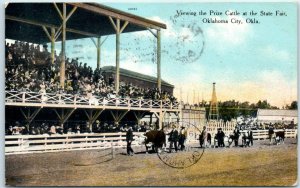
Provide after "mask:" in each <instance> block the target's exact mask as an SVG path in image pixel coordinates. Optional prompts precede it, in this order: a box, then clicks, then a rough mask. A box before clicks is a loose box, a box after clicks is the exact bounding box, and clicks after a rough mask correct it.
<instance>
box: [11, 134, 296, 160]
mask: <svg viewBox="0 0 300 188" xmlns="http://www.w3.org/2000/svg"><path fill="white" fill-rule="evenodd" d="M277 131H283V130H279V129H278V130H275V132H277ZM142 134H144V133H143V132H134V138H135V141H133V142H132V146H140V144H141V143H139V139H138V137H140V136H141V135H142ZM211 134H212V140H213V138H214V135H215V133H211ZM296 134H297V130H296V129H286V130H285V137H286V138H295V137H296ZM125 135H126V133H121V132H120V133H100V134H93V133H89V134H64V135H59V134H55V135H51V136H50V135H12V136H5V154H6V155H9V154H21V153H39V152H58V151H70V150H88V149H106V148H122V147H126V138H125ZM227 135H228V134H227ZM253 137H254V139H255V140H257V139H267V138H268V130H253ZM240 138H241V137H240ZM198 139H199V133H198V132H196V133H194V132H189V133H188V139H187V144H192V143H199V140H198Z"/></svg>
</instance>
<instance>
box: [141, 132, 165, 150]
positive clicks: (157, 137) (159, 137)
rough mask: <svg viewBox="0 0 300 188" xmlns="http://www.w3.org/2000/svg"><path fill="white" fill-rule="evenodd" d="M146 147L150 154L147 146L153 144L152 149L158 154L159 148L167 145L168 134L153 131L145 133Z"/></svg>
mask: <svg viewBox="0 0 300 188" xmlns="http://www.w3.org/2000/svg"><path fill="white" fill-rule="evenodd" d="M145 136H146V138H145V146H146V150H147V152H148V147H147V144H149V143H150V142H151V143H152V147H153V149H154V150H155V152H157V150H158V148H162V146H163V145H164V144H166V134H165V133H164V132H163V131H158V130H152V131H149V132H146V133H145Z"/></svg>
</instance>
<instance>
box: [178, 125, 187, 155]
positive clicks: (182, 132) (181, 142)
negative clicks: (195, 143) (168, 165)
mask: <svg viewBox="0 0 300 188" xmlns="http://www.w3.org/2000/svg"><path fill="white" fill-rule="evenodd" d="M186 137H187V131H186V130H185V127H184V126H182V127H181V130H180V133H179V146H180V150H181V151H182V150H184V149H185V145H184V142H185V139H186Z"/></svg>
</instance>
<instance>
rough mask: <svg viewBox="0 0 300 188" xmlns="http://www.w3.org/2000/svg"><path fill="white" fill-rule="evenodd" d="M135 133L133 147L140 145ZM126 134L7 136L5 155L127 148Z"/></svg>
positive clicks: (138, 134) (138, 135) (137, 133)
mask: <svg viewBox="0 0 300 188" xmlns="http://www.w3.org/2000/svg"><path fill="white" fill-rule="evenodd" d="M142 134H143V133H139V132H135V133H134V138H135V141H133V142H132V146H137V145H140V144H141V143H139V139H138V138H139V137H140V135H142ZM125 135H126V133H124V132H119V133H101V134H93V133H87V134H63V135H60V134H54V135H48V134H45V135H12V136H5V154H21V153H38V152H55V151H68V150H87V149H106V148H111V147H114V148H120V147H126V137H125Z"/></svg>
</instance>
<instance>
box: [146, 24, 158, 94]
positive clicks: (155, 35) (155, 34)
mask: <svg viewBox="0 0 300 188" xmlns="http://www.w3.org/2000/svg"><path fill="white" fill-rule="evenodd" d="M148 30H149V31H150V33H152V34H153V36H154V37H156V41H157V46H156V50H157V53H156V54H157V58H156V59H157V88H158V90H159V92H161V63H160V62H161V33H160V29H157V32H156V33H155V32H154V31H153V30H151V29H150V28H148Z"/></svg>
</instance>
